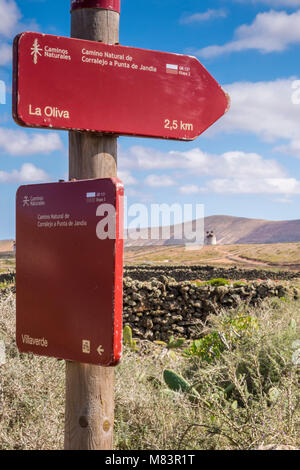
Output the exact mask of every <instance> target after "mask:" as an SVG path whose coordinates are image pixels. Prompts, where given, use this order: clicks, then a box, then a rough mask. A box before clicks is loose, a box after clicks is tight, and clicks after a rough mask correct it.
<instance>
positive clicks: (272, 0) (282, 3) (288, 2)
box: [236, 0, 300, 7]
mask: <svg viewBox="0 0 300 470" xmlns="http://www.w3.org/2000/svg"><path fill="white" fill-rule="evenodd" d="M236 1H238V2H240V3H242V2H243V3H248V4H249V1H250V2H251V3H264V4H265V5H270V6H271V7H298V6H300V0H236Z"/></svg>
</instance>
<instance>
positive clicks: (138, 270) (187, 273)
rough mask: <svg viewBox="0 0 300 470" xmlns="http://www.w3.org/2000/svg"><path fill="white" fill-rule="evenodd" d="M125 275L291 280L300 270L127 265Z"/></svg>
mask: <svg viewBox="0 0 300 470" xmlns="http://www.w3.org/2000/svg"><path fill="white" fill-rule="evenodd" d="M124 275H125V276H128V277H130V278H131V279H136V280H139V281H148V280H149V279H151V278H152V277H158V276H160V275H165V276H169V277H172V278H174V279H175V280H176V281H188V280H189V281H191V280H195V279H201V280H204V281H208V280H209V279H216V278H225V279H232V280H240V279H247V280H249V281H250V280H256V279H265V280H267V279H273V280H275V279H280V280H285V281H290V280H292V279H295V278H300V272H299V271H297V272H293V271H278V272H275V271H266V270H263V269H241V268H237V267H230V268H218V267H214V266H202V265H201V266H200V265H193V266H176V265H173V266H172V265H171V266H149V265H142V266H140V265H139V266H125V268H124Z"/></svg>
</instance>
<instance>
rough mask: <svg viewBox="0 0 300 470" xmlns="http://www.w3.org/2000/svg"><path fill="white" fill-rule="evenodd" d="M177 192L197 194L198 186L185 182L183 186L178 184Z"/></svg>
mask: <svg viewBox="0 0 300 470" xmlns="http://www.w3.org/2000/svg"><path fill="white" fill-rule="evenodd" d="M179 192H180V193H181V194H186V195H189V194H197V193H199V187H198V186H196V185H195V184H186V185H185V186H180V188H179Z"/></svg>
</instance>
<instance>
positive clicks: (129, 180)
mask: <svg viewBox="0 0 300 470" xmlns="http://www.w3.org/2000/svg"><path fill="white" fill-rule="evenodd" d="M118 177H119V178H120V180H121V181H122V182H123V183H124V184H125V185H126V186H131V185H133V184H137V180H136V179H135V178H134V177H133V176H132V174H131V173H130V172H129V171H128V170H120V171H118Z"/></svg>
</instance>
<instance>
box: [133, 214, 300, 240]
mask: <svg viewBox="0 0 300 470" xmlns="http://www.w3.org/2000/svg"><path fill="white" fill-rule="evenodd" d="M195 227H196V221H193V222H189V223H187V224H186V226H185V235H186V236H187V238H188V239H189V238H190V234H191V233H192V231H194V230H195ZM178 229H180V230H181V233H182V227H181V224H180V225H176V226H171V227H170V236H169V237H168V238H167V239H160V240H151V238H150V230H149V229H142V230H141V233H140V235H141V237H140V238H139V239H137V240H132V239H131V238H130V237H129V238H128V239H127V240H126V241H125V246H126V247H130V246H149V245H183V244H185V243H186V242H188V239H187V238H186V237H183V238H182V239H181V240H175V239H174V233H176V230H178ZM211 230H213V231H214V233H215V234H216V237H217V243H218V244H220V245H228V244H248V243H258V244H261V243H285V242H299V241H300V220H291V221H276V222H274V221H269V220H263V219H248V218H245V217H232V216H227V215H213V216H210V217H205V218H204V233H206V231H211ZM147 236H148V239H146V237H147Z"/></svg>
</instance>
